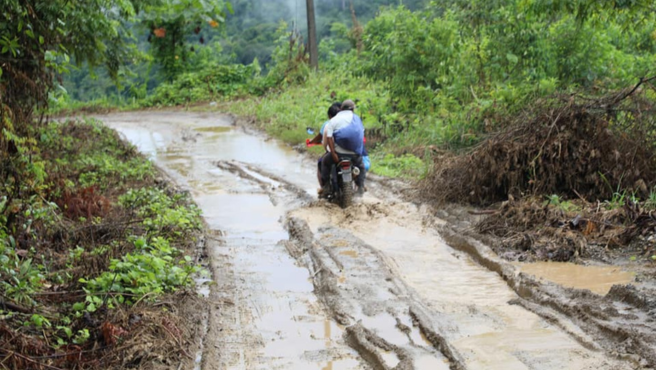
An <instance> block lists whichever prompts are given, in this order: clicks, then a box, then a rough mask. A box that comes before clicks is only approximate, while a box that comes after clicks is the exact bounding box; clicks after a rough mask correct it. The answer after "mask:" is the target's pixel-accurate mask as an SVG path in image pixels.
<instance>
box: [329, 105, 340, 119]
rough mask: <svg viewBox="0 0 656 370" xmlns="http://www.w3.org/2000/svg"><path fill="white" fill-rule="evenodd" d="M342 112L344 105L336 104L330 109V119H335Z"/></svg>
mask: <svg viewBox="0 0 656 370" xmlns="http://www.w3.org/2000/svg"><path fill="white" fill-rule="evenodd" d="M341 110H342V103H340V102H335V103H333V105H331V106H330V108H328V118H333V117H335V116H336V115H337V113H339V112H340V111H341Z"/></svg>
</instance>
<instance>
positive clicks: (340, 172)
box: [305, 127, 360, 208]
mask: <svg viewBox="0 0 656 370" xmlns="http://www.w3.org/2000/svg"><path fill="white" fill-rule="evenodd" d="M307 133H308V134H309V135H314V130H313V129H311V128H309V127H308V128H307ZM305 145H306V147H312V146H316V145H321V144H317V143H311V142H310V139H306V140H305ZM358 175H360V169H359V168H358V167H357V166H355V165H354V164H353V162H352V161H351V158H349V157H348V156H340V157H339V162H338V163H337V165H334V166H333V168H332V170H331V171H330V191H329V192H328V194H324V197H325V198H326V199H328V201H330V202H331V203H337V204H339V206H340V207H342V208H347V207H349V206H350V205H351V204H353V197H354V196H355V179H356V178H357V177H358Z"/></svg>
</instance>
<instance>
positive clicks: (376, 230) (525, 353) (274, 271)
mask: <svg viewBox="0 0 656 370" xmlns="http://www.w3.org/2000/svg"><path fill="white" fill-rule="evenodd" d="M101 118H102V119H103V120H104V121H105V122H106V123H107V124H108V125H109V126H110V127H113V128H115V129H117V130H118V131H119V132H121V133H123V134H124V135H125V136H126V138H127V139H129V140H130V141H132V142H133V143H134V144H135V145H137V146H138V147H139V149H140V150H141V151H142V152H144V153H145V154H147V155H149V156H150V157H151V158H152V159H153V160H154V161H155V163H157V164H158V165H159V166H161V167H162V168H163V169H164V170H165V171H166V172H167V173H168V174H169V175H170V176H171V177H172V178H173V179H174V180H175V181H176V182H177V183H178V184H180V185H181V186H182V187H184V188H186V189H187V190H188V191H189V192H190V193H191V194H192V195H193V197H194V200H195V201H196V203H197V204H198V205H199V206H200V207H201V209H202V210H203V213H204V216H205V219H206V222H207V225H208V227H209V229H210V234H209V236H208V238H207V240H206V241H207V243H206V248H207V254H208V255H209V257H210V258H211V261H212V262H211V270H212V273H213V280H214V282H213V283H212V285H211V287H210V293H209V297H208V298H206V299H205V310H206V311H205V312H206V314H207V320H206V322H205V324H206V328H207V330H206V335H204V336H201V337H202V338H199V341H198V342H199V343H201V339H202V349H200V351H199V356H198V359H197V363H196V364H195V365H193V366H191V365H190V367H189V368H196V369H322V370H323V369H326V370H328V369H490V368H499V369H501V368H503V369H545V370H550V369H564V368H571V369H635V368H648V367H654V365H655V362H654V361H655V360H654V357H653V349H652V348H651V346H650V343H653V340H654V339H655V338H654V336H653V332H654V326H655V325H654V322H653V311H652V312H649V309H650V307H653V302H651V301H650V300H649V298H648V297H645V296H643V295H641V294H638V293H637V291H636V290H634V289H633V288H629V287H626V286H614V287H613V288H611V290H610V293H609V294H607V295H606V296H601V295H597V294H593V293H591V292H588V291H586V290H584V289H573V288H565V287H563V286H560V285H557V284H555V283H550V282H548V281H546V280H540V279H538V278H534V277H532V275H528V274H525V273H521V272H520V270H519V269H520V267H518V266H514V265H512V264H511V263H509V262H507V261H504V260H501V259H500V258H498V257H497V256H496V255H495V254H494V252H493V251H492V250H491V249H490V248H489V247H487V246H486V245H485V244H484V243H481V242H480V241H479V240H475V239H474V238H473V237H471V236H468V233H469V231H468V230H467V227H466V226H465V227H463V224H462V223H457V222H455V223H452V222H451V221H448V222H447V221H445V220H443V219H440V218H437V217H435V216H434V214H433V213H432V212H431V210H430V209H429V208H427V207H418V206H415V205H413V204H410V203H407V202H404V201H401V200H400V199H398V197H397V195H396V194H398V191H396V190H398V189H395V188H388V189H389V190H386V187H388V186H389V183H384V182H381V181H372V182H370V185H369V189H370V191H369V192H368V193H367V194H366V195H365V197H364V199H362V200H361V201H360V202H358V203H357V204H356V205H354V206H353V207H351V208H349V209H347V210H341V209H339V208H338V207H336V206H333V205H330V204H326V203H324V202H317V201H314V200H313V199H314V197H315V193H314V192H315V187H316V185H315V184H314V182H315V181H316V180H315V178H316V177H315V172H314V171H315V163H314V161H313V160H310V159H307V158H305V157H303V156H301V155H298V154H297V153H295V152H294V151H293V150H291V149H290V148H287V147H284V146H282V145H280V144H278V143H277V142H276V141H275V140H267V139H266V137H264V136H260V135H259V134H257V133H253V132H251V131H250V130H247V129H244V128H243V127H240V126H234V125H233V123H232V121H230V120H229V119H227V118H226V117H223V116H219V117H215V116H211V115H208V114H191V113H183V112H175V113H170V112H169V113H167V112H144V113H125V114H113V115H110V116H105V117H101ZM461 227H462V228H461ZM522 268H523V267H522ZM565 270H567V268H566V267H565ZM566 273H567V271H566ZM611 275H613V274H611ZM616 277H617V279H618V280H617V281H618V282H625V281H624V280H621V281H620V277H619V276H616ZM611 280H612V279H611ZM579 288H588V286H587V285H585V284H583V285H582V286H580V287H579ZM652 296H653V295H652ZM201 324H202V323H201ZM201 326H202V325H201Z"/></svg>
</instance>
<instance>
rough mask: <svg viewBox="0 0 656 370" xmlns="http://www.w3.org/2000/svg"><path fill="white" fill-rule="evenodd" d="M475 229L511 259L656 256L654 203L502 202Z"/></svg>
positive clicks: (534, 199) (628, 200)
mask: <svg viewBox="0 0 656 370" xmlns="http://www.w3.org/2000/svg"><path fill="white" fill-rule="evenodd" d="M476 229H477V231H478V232H480V233H482V234H491V235H494V236H495V237H497V238H498V242H497V243H493V244H492V248H493V249H494V250H495V251H496V252H497V253H498V254H499V255H500V256H502V257H504V258H506V259H509V260H519V261H534V260H540V261H544V260H549V261H561V262H565V261H571V260H574V259H577V258H579V257H583V258H594V259H597V260H603V261H606V262H612V260H613V259H614V258H616V257H620V256H622V255H627V254H628V255H631V256H636V257H644V258H646V259H654V257H653V256H656V237H654V235H656V202H655V200H654V199H650V200H647V201H644V202H639V201H637V200H636V199H635V198H632V197H629V196H616V197H615V198H614V199H613V200H611V201H606V202H603V203H602V202H596V203H588V202H586V201H584V200H581V199H577V200H572V201H568V200H563V199H561V198H559V197H558V196H555V195H553V196H551V197H547V198H546V199H544V198H542V199H541V198H538V197H528V198H525V199H522V200H520V201H506V202H503V203H502V204H501V206H500V207H499V209H498V210H496V212H495V213H493V214H491V215H490V216H489V217H486V218H484V219H483V220H482V221H480V222H479V223H478V224H477V225H476ZM620 247H622V248H621V249H620ZM614 251H617V252H619V251H622V252H624V253H613V252H614Z"/></svg>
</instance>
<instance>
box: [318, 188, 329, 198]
mask: <svg viewBox="0 0 656 370" xmlns="http://www.w3.org/2000/svg"><path fill="white" fill-rule="evenodd" d="M317 194H318V195H319V199H326V198H328V195H330V185H324V187H322V188H320V189H319V190H317Z"/></svg>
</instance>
